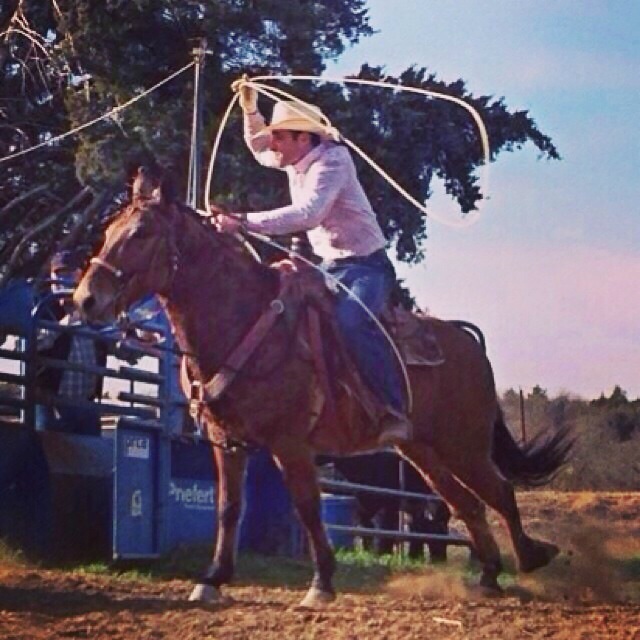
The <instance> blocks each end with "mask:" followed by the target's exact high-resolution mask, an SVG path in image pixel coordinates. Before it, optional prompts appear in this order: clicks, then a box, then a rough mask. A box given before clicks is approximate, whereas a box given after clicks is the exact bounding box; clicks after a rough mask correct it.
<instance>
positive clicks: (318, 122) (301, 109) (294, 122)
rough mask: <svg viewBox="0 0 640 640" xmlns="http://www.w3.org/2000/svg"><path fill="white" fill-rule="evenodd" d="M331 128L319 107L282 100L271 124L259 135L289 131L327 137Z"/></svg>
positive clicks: (276, 105) (277, 104)
mask: <svg viewBox="0 0 640 640" xmlns="http://www.w3.org/2000/svg"><path fill="white" fill-rule="evenodd" d="M329 127H330V124H329V121H328V120H327V118H326V117H325V115H324V114H323V113H322V111H320V109H318V107H315V106H314V105H312V104H308V103H306V102H300V101H298V100H295V101H294V100H282V101H280V102H276V104H275V106H274V107H273V115H272V116H271V124H270V125H269V126H268V127H265V128H264V129H262V130H261V131H260V134H259V135H262V134H265V133H271V132H272V131H283V130H289V131H306V132H308V133H317V134H319V135H321V136H326V135H328V134H329Z"/></svg>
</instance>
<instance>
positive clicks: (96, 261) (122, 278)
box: [89, 224, 181, 302]
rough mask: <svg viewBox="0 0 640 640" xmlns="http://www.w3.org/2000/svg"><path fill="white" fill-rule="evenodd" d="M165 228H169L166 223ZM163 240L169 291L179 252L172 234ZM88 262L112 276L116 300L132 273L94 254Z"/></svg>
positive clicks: (178, 260) (179, 255) (176, 269)
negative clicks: (167, 253)
mask: <svg viewBox="0 0 640 640" xmlns="http://www.w3.org/2000/svg"><path fill="white" fill-rule="evenodd" d="M167 228H169V225H168V224H167ZM165 240H166V242H167V244H168V247H169V260H168V261H169V267H168V273H169V278H168V283H167V290H168V291H169V290H171V288H172V287H173V284H174V280H175V277H176V273H177V272H178V269H179V267H180V258H181V252H180V248H179V247H178V243H177V242H176V239H175V237H174V234H172V233H167V234H166V238H165ZM89 263H90V264H92V265H95V266H96V267H99V268H102V269H104V270H105V271H106V272H107V273H108V274H109V275H111V276H112V277H113V279H114V280H115V282H116V293H115V296H114V302H115V301H116V300H118V299H119V298H120V297H121V296H122V294H123V293H124V292H125V288H126V285H127V283H128V282H129V281H130V280H131V279H132V277H133V274H131V275H127V274H126V273H125V271H123V270H122V269H119V268H118V267H116V266H115V265H113V264H112V263H111V262H109V261H108V260H105V259H104V258H101V257H99V256H94V257H93V258H91V259H90V260H89Z"/></svg>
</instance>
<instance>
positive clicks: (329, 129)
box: [204, 76, 491, 411]
mask: <svg viewBox="0 0 640 640" xmlns="http://www.w3.org/2000/svg"><path fill="white" fill-rule="evenodd" d="M262 80H287V81H290V80H312V81H320V82H336V83H340V84H344V83H352V84H363V85H370V86H377V87H383V88H387V89H393V90H394V91H398V90H400V91H408V92H410V93H418V94H422V95H426V96H429V97H432V98H440V99H443V100H446V101H449V102H453V103H454V104H457V105H458V106H461V107H463V108H465V109H466V110H467V111H469V113H470V114H471V116H472V117H473V119H474V121H475V124H476V126H477V128H478V131H479V133H480V141H481V144H482V153H483V160H484V166H485V167H488V164H489V161H490V155H491V151H490V146H489V135H488V133H487V129H486V127H485V124H484V121H483V120H482V117H481V115H480V114H479V113H478V111H477V110H476V109H475V108H474V107H472V106H471V105H470V104H468V103H466V102H465V101H464V100H462V99H460V98H457V97H456V96H450V95H447V94H443V93H439V92H437V91H431V90H428V89H420V88H417V87H406V86H403V85H396V84H391V83H389V82H381V81H376V80H361V79H358V78H326V77H325V78H319V77H316V76H257V77H255V78H253V79H251V80H248V81H246V84H247V85H249V86H250V87H252V88H254V89H255V90H256V91H258V92H259V93H262V94H264V95H266V96H267V97H269V98H271V99H272V100H275V101H277V100H278V99H279V97H278V96H284V97H286V98H288V99H289V100H291V101H292V103H293V104H292V105H291V108H292V110H293V111H295V112H297V113H298V115H301V116H303V117H305V118H307V119H310V118H309V116H308V115H307V114H306V113H305V112H304V111H303V110H302V109H297V108H296V104H300V105H304V104H305V103H304V102H303V101H302V100H300V99H299V98H297V97H296V96H294V95H292V94H290V93H288V92H287V91H284V90H283V89H279V88H277V87H268V88H267V86H266V85H264V84H261V83H260V81H262ZM238 98H239V93H236V94H235V95H234V96H233V98H232V99H231V101H230V102H229V105H228V106H227V109H226V111H225V113H224V115H223V117H222V120H221V121H220V126H219V127H218V130H217V132H216V136H215V139H214V144H213V148H212V152H211V159H210V161H209V169H208V171H207V180H206V184H205V192H204V193H205V198H204V201H205V207H206V210H207V215H209V216H212V215H213V212H212V211H211V203H210V200H209V193H210V192H211V182H212V178H213V167H214V165H215V160H216V156H217V153H218V149H219V147H220V140H221V138H222V134H223V132H224V130H225V128H226V126H227V122H228V120H229V117H230V115H231V112H232V110H233V107H234V106H235V104H236V102H237V101H238ZM322 118H323V120H325V122H326V125H325V130H326V134H327V135H328V136H330V137H331V138H332V139H333V140H335V141H336V142H337V141H340V140H342V141H343V142H344V143H345V144H347V145H348V146H349V147H350V148H351V149H353V150H354V151H355V152H356V153H357V154H358V155H359V156H360V157H361V158H362V159H363V160H365V162H367V163H368V164H369V165H370V166H371V167H372V168H373V169H375V170H376V171H377V172H378V173H379V174H380V175H381V176H382V177H383V178H384V179H385V180H387V182H388V183H389V184H391V186H392V187H393V188H394V189H396V191H398V192H399V193H400V194H401V195H402V196H403V197H404V198H405V199H406V200H408V201H409V202H410V203H411V204H413V205H414V206H415V207H417V208H418V209H419V210H420V211H422V212H423V213H424V214H425V215H428V216H430V217H432V218H434V219H435V220H437V221H438V222H442V223H443V224H447V225H449V226H455V227H467V226H470V225H471V224H474V223H475V222H476V221H477V220H478V218H479V213H477V212H476V213H475V215H474V214H472V215H469V216H467V218H465V220H464V221H459V222H458V223H453V222H452V221H450V220H445V219H442V218H439V217H438V216H435V215H433V213H432V212H429V211H427V208H426V207H425V206H424V205H423V204H422V203H421V202H418V200H416V199H415V198H414V197H413V196H412V195H411V194H410V193H408V192H407V191H406V190H405V189H404V188H403V187H402V186H400V184H398V182H397V181H396V180H394V179H393V178H392V177H391V176H390V175H389V174H388V173H387V172H386V171H385V170H384V169H382V167H380V166H379V165H378V164H377V163H376V162H375V161H374V160H373V159H372V158H370V157H369V156H368V155H367V154H366V153H365V152H364V151H363V150H362V149H360V147H358V146H357V145H356V144H355V143H354V142H352V141H351V140H349V139H348V138H345V137H344V136H342V135H341V134H340V132H339V131H338V129H337V128H336V127H334V126H333V124H332V123H331V121H330V120H329V118H328V117H327V116H326V115H324V114H322ZM481 182H483V183H484V188H483V191H484V192H485V193H488V191H489V189H488V174H485V175H483V177H482V179H481ZM247 233H248V235H250V236H252V237H254V238H256V239H257V240H259V241H260V242H263V243H264V244H267V245H270V246H272V247H275V248H277V249H280V250H282V251H284V252H285V253H287V254H289V255H295V256H296V258H297V259H299V260H301V261H302V262H304V263H305V264H307V265H309V266H310V267H312V268H313V269H316V270H318V271H320V272H321V273H322V274H323V276H324V277H325V278H327V279H328V280H330V281H332V282H333V283H334V284H335V285H336V286H337V287H338V288H339V289H341V290H342V291H344V292H345V293H346V294H347V295H348V296H349V297H350V298H352V299H353V300H355V301H356V302H357V304H358V305H359V306H360V307H361V308H362V309H363V310H364V311H365V313H366V314H367V315H368V316H369V317H370V318H371V319H372V320H373V322H374V323H375V325H376V326H377V327H378V329H379V330H380V332H381V333H382V335H383V336H384V337H385V339H386V340H387V342H388V343H389V344H390V345H391V348H392V349H393V352H394V354H395V356H396V359H397V360H398V363H399V364H400V369H401V371H402V375H403V378H404V383H405V389H406V393H407V404H408V410H409V411H411V407H412V405H413V394H412V390H411V382H410V380H409V374H408V372H407V368H406V366H405V364H404V361H403V360H402V356H401V355H400V352H399V351H398V348H397V346H396V344H395V342H394V341H393V340H392V339H391V336H390V335H389V333H388V332H387V330H386V329H385V328H384V326H383V325H382V323H381V322H380V320H379V319H378V318H377V317H376V315H375V314H374V313H372V311H371V310H370V309H369V308H368V307H367V306H366V305H365V304H364V302H362V300H360V298H359V297H358V296H357V295H356V294H355V293H354V292H353V291H351V289H349V287H347V286H345V285H344V284H343V283H342V282H340V281H339V280H338V279H337V278H335V277H334V276H332V275H331V274H330V273H328V272H327V271H325V270H324V269H322V268H321V267H319V266H318V265H316V264H314V263H312V262H310V261H309V260H307V259H306V258H305V257H304V256H302V255H300V254H299V253H297V252H295V251H292V250H290V249H287V248H286V247H283V246H282V245H280V244H279V243H277V242H275V241H274V240H272V239H271V238H269V237H267V236H264V235H261V234H258V233H254V232H251V231H249V232H247Z"/></svg>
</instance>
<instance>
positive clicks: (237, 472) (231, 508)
mask: <svg viewBox="0 0 640 640" xmlns="http://www.w3.org/2000/svg"><path fill="white" fill-rule="evenodd" d="M214 456H215V461H216V466H217V469H218V513H217V518H218V534H217V540H216V549H215V553H214V556H213V561H212V562H211V564H210V565H209V567H208V568H207V571H206V572H205V574H204V575H203V576H202V577H201V578H200V580H199V582H198V584H197V585H196V586H195V587H194V589H193V591H192V592H191V596H190V598H189V599H190V600H199V601H204V602H216V601H219V600H220V599H221V596H220V592H219V590H218V589H219V587H220V585H222V584H226V583H227V582H230V580H231V578H232V576H233V571H234V565H235V553H236V535H237V530H238V522H239V520H240V513H241V511H242V488H243V484H244V470H245V466H246V459H247V456H246V454H245V453H244V452H241V451H236V452H233V453H231V452H227V451H224V450H222V449H220V448H219V447H215V448H214Z"/></svg>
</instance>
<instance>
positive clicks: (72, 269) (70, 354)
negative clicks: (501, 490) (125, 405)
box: [35, 251, 107, 435]
mask: <svg viewBox="0 0 640 640" xmlns="http://www.w3.org/2000/svg"><path fill="white" fill-rule="evenodd" d="M83 260H84V255H83V254H82V253H80V252H78V251H60V252H58V253H56V254H55V255H54V256H53V258H52V260H51V280H52V283H51V291H52V293H60V292H62V291H65V290H66V291H69V290H72V289H73V288H74V287H75V286H76V285H77V284H78V282H79V280H80V276H81V275H82V263H83ZM48 306H49V309H48V310H49V311H50V312H51V314H52V315H53V316H54V317H55V318H56V319H57V321H58V322H59V324H60V325H61V326H67V325H70V324H73V323H75V322H77V321H78V318H77V316H76V311H75V310H74V308H73V304H72V302H71V298H70V297H65V298H60V299H53V300H51V301H50V303H49V305H48ZM37 340H38V344H37V350H38V355H39V356H40V357H45V358H52V359H55V360H66V361H67V362H69V363H70V364H72V365H87V366H89V367H104V366H105V365H106V361H107V346H106V344H105V343H104V342H102V341H100V340H97V341H96V340H94V339H92V338H90V337H87V336H81V335H77V334H72V333H69V332H58V331H55V330H44V329H43V330H41V331H40V332H39V335H38V338H37ZM36 387H37V394H38V398H39V401H40V403H39V404H38V405H36V411H35V415H36V429H38V430H54V431H65V432H69V433H82V434H85V435H100V411H99V408H98V406H97V405H90V404H86V403H87V402H91V401H94V400H95V399H96V398H99V397H100V396H101V395H102V376H100V375H98V374H96V373H95V372H90V371H78V370H74V369H61V368H57V367H52V366H47V365H42V366H39V367H38V370H37V374H36ZM56 398H62V399H63V400H65V401H73V400H75V401H77V402H78V403H85V404H84V405H83V406H81V405H80V404H78V405H76V406H74V405H68V404H59V405H57V406H53V405H52V402H55V399H56Z"/></svg>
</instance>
